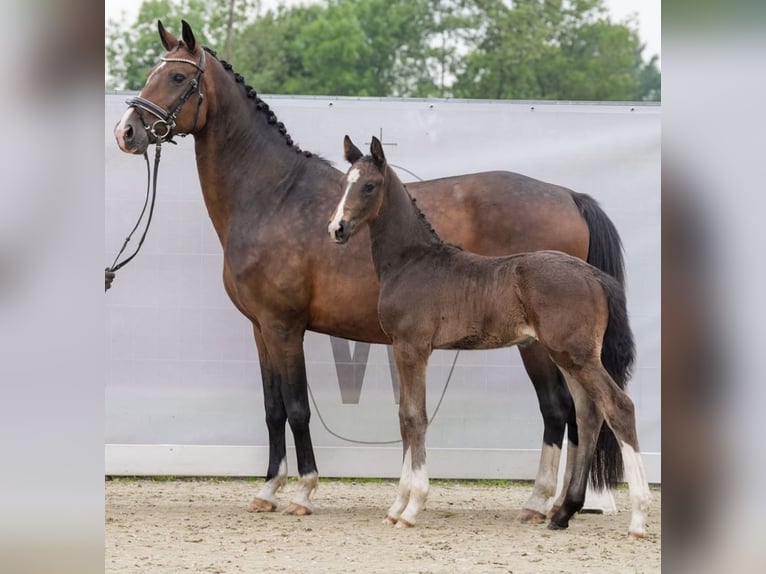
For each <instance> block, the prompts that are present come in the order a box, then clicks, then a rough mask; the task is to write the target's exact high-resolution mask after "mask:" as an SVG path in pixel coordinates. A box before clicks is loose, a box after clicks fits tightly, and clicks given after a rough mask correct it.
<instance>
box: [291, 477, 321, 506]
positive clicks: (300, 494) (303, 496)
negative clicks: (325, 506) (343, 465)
mask: <svg viewBox="0 0 766 574" xmlns="http://www.w3.org/2000/svg"><path fill="white" fill-rule="evenodd" d="M318 482H319V475H318V474H317V473H316V472H310V473H308V474H305V475H303V476H301V477H300V478H299V479H298V490H297V492H296V493H295V495H294V496H293V499H292V500H291V501H290V502H292V503H294V504H299V505H301V506H303V507H304V508H308V509H309V510H310V511H311V512H314V505H313V504H312V503H311V500H310V497H311V494H312V493H313V492H314V491H315V490H316V488H317V484H318Z"/></svg>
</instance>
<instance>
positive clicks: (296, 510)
mask: <svg viewBox="0 0 766 574" xmlns="http://www.w3.org/2000/svg"><path fill="white" fill-rule="evenodd" d="M285 514H289V515H290V516H308V515H309V514H313V511H312V510H311V509H310V508H306V507H305V506H303V505H301V504H296V503H295V502H291V503H290V505H289V506H288V507H287V508H285Z"/></svg>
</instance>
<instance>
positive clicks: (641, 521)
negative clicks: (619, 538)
mask: <svg viewBox="0 0 766 574" xmlns="http://www.w3.org/2000/svg"><path fill="white" fill-rule="evenodd" d="M622 460H623V463H624V465H625V479H626V480H627V481H628V490H629V491H630V500H631V503H632V506H633V513H632V515H631V518H630V527H629V528H628V534H631V535H633V536H645V535H646V512H647V510H649V504H650V503H651V501H652V493H651V491H650V490H649V482H648V481H647V480H646V471H645V470H644V461H643V460H641V453H637V452H636V451H635V450H634V449H633V447H632V446H630V445H629V444H627V443H625V442H623V443H622Z"/></svg>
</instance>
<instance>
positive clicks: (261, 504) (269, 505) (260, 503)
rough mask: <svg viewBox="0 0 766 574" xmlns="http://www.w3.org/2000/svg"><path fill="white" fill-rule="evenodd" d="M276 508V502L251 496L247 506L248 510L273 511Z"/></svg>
mask: <svg viewBox="0 0 766 574" xmlns="http://www.w3.org/2000/svg"><path fill="white" fill-rule="evenodd" d="M276 509H277V505H276V504H274V503H273V502H269V501H268V500H264V499H263V498H253V501H252V502H251V503H250V506H248V507H247V511H248V512H274V511H275V510H276Z"/></svg>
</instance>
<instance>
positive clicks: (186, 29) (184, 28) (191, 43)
mask: <svg viewBox="0 0 766 574" xmlns="http://www.w3.org/2000/svg"><path fill="white" fill-rule="evenodd" d="M181 37H182V38H183V39H184V44H186V47H187V48H188V50H189V52H190V53H192V54H193V53H194V49H195V48H196V47H197V40H195V39H194V32H192V29H191V26H189V23H188V22H187V21H186V20H181Z"/></svg>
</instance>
